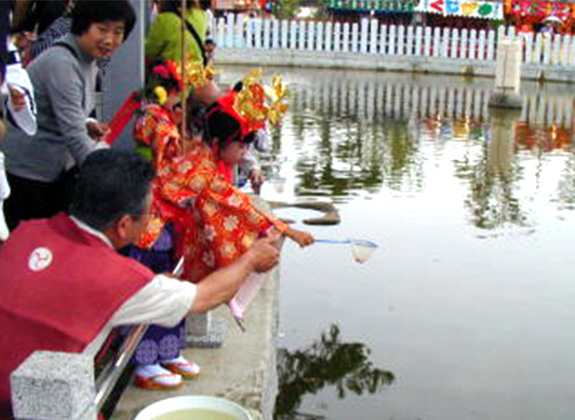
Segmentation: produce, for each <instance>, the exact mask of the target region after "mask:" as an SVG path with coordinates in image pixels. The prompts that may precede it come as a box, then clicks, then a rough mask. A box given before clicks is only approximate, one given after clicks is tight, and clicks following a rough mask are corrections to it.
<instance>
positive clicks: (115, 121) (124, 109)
mask: <svg viewBox="0 0 575 420" xmlns="http://www.w3.org/2000/svg"><path fill="white" fill-rule="evenodd" d="M141 106H142V100H141V99H140V98H139V95H138V92H137V91H134V92H132V93H131V94H130V96H128V98H127V99H126V100H125V101H124V103H123V104H122V106H121V107H120V109H119V110H118V112H117V113H116V115H114V118H112V121H110V130H111V132H110V134H109V135H108V137H106V140H105V141H106V143H108V144H110V145H111V144H112V143H114V141H116V139H117V138H118V137H119V136H120V134H122V131H124V128H125V127H126V125H128V123H129V122H130V120H131V119H132V117H133V116H134V113H135V112H136V111H137V110H138V109H140V107H141Z"/></svg>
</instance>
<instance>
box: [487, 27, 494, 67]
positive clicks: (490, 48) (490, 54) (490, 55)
mask: <svg viewBox="0 0 575 420" xmlns="http://www.w3.org/2000/svg"><path fill="white" fill-rule="evenodd" d="M494 59H495V31H493V30H489V32H487V60H488V61H493V60H494Z"/></svg>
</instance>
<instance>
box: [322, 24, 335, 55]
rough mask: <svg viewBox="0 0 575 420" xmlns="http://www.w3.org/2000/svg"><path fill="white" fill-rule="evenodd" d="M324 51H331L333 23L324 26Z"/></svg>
mask: <svg viewBox="0 0 575 420" xmlns="http://www.w3.org/2000/svg"><path fill="white" fill-rule="evenodd" d="M324 39H325V50H326V51H332V49H333V47H332V43H333V23H332V22H327V23H326V24H325V38H324Z"/></svg>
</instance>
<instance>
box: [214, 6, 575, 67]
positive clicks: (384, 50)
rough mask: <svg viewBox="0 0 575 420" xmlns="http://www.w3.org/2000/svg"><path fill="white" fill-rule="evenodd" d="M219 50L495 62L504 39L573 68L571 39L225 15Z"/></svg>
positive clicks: (218, 24) (542, 60) (535, 59)
mask: <svg viewBox="0 0 575 420" xmlns="http://www.w3.org/2000/svg"><path fill="white" fill-rule="evenodd" d="M214 33H215V40H216V42H217V44H218V45H219V46H222V47H227V48H234V49H258V50H275V49H282V50H306V51H318V52H320V51H321V52H341V53H361V54H380V55H388V56H405V57H422V58H442V59H453V60H462V59H464V60H476V61H494V60H495V57H496V54H497V48H496V44H497V41H498V40H500V39H502V38H503V37H508V38H510V39H511V40H514V39H517V38H519V39H521V41H522V42H523V62H524V63H532V64H535V65H537V64H539V65H545V66H552V67H561V68H564V67H575V37H572V36H561V35H555V36H551V35H549V34H537V35H535V36H534V35H533V34H519V35H518V34H516V33H515V28H513V27H509V28H505V27H500V28H499V30H498V31H497V32H496V31H493V30H479V31H477V30H475V29H470V30H467V29H462V30H458V29H449V28H430V27H426V28H423V27H420V26H417V27H414V26H402V25H380V24H379V23H378V22H377V21H376V20H368V19H365V20H363V21H361V22H360V23H353V24H349V23H343V24H342V23H339V22H335V23H334V22H306V21H287V20H277V19H264V20H261V19H251V20H249V21H246V20H245V19H244V16H243V15H237V16H236V15H231V14H230V15H228V16H227V17H226V18H220V19H217V20H216V21H215V23H214Z"/></svg>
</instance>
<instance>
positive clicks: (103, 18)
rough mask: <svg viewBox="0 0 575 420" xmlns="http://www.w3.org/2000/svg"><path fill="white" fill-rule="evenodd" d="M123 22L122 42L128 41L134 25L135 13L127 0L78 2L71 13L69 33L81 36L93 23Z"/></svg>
mask: <svg viewBox="0 0 575 420" xmlns="http://www.w3.org/2000/svg"><path fill="white" fill-rule="evenodd" d="M108 21H112V22H118V21H122V22H124V24H125V26H126V28H125V30H124V41H125V40H126V39H128V36H129V35H130V32H132V29H134V25H135V24H136V12H135V11H134V7H133V6H132V4H131V2H130V1H129V0H105V1H94V0H78V2H77V4H76V7H74V11H73V12H72V27H71V28H70V32H71V33H73V34H74V35H82V34H84V33H85V32H87V31H88V29H90V26H91V25H92V24H94V23H101V22H108Z"/></svg>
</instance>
